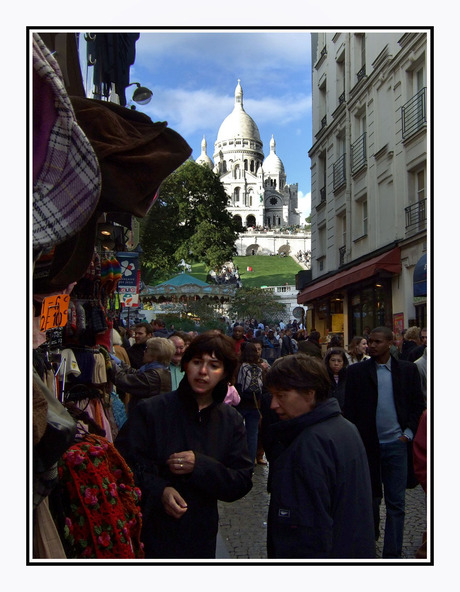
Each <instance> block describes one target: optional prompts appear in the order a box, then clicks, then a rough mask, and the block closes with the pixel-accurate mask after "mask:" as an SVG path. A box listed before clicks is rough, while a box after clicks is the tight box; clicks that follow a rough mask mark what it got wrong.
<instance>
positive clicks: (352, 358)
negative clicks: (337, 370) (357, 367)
mask: <svg viewBox="0 0 460 592" xmlns="http://www.w3.org/2000/svg"><path fill="white" fill-rule="evenodd" d="M366 352H367V339H366V338H365V337H362V336H361V335H356V337H353V339H352V340H351V343H350V345H349V346H348V352H347V354H346V356H347V359H348V365H349V366H350V365H351V364H356V363H357V362H362V361H363V360H368V359H369V356H368V355H367V353H366Z"/></svg>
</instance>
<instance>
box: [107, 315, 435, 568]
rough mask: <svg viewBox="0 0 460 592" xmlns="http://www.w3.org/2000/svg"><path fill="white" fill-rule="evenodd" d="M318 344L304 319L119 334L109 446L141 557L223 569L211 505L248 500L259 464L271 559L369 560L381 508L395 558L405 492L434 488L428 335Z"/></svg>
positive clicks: (113, 352)
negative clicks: (119, 413) (115, 422)
mask: <svg viewBox="0 0 460 592" xmlns="http://www.w3.org/2000/svg"><path fill="white" fill-rule="evenodd" d="M323 341H324V342H323V343H322V342H321V335H320V333H319V332H318V331H316V330H314V329H313V330H311V331H310V332H308V333H307V331H306V329H305V328H304V327H303V326H302V324H300V323H299V322H298V321H297V320H293V321H289V322H287V323H284V322H283V321H279V322H278V323H276V324H274V325H272V326H271V325H266V324H264V323H262V322H258V321H257V320H256V319H248V320H246V321H244V322H238V321H236V322H234V323H232V324H229V325H228V331H227V334H225V332H224V331H220V330H212V331H205V332H204V333H201V334H199V333H197V332H184V331H176V330H173V329H172V328H171V327H170V328H169V329H168V328H167V327H166V325H165V323H164V321H162V320H161V319H159V318H158V319H155V320H154V321H153V322H152V323H151V324H150V323H148V322H139V323H137V324H136V325H135V326H134V327H132V328H128V329H124V328H123V327H121V326H118V327H116V328H115V327H114V328H113V329H112V338H111V348H110V352H109V356H110V360H111V364H110V365H109V367H108V379H109V381H110V382H111V383H112V384H113V388H114V389H115V390H116V393H117V396H118V397H119V399H120V401H121V403H120V404H121V405H122V407H123V408H124V415H123V419H122V421H120V422H119V423H120V425H119V431H118V434H117V435H116V437H115V438H114V441H113V445H114V447H115V449H116V450H117V452H118V454H120V455H121V458H122V459H123V462H126V465H127V467H129V469H130V470H131V472H132V480H133V482H132V487H135V488H137V489H136V490H135V491H139V494H140V495H139V499H140V501H139V512H141V513H142V525H141V530H140V541H141V543H142V556H143V557H145V558H147V559H212V558H214V557H215V553H216V543H217V534H218V524H219V517H218V501H225V502H233V501H236V500H238V499H240V498H242V497H243V496H245V495H247V494H248V492H249V491H250V490H251V488H252V476H253V473H254V470H255V465H256V464H268V479H267V489H268V492H269V494H270V503H269V509H268V516H267V527H268V528H267V541H266V544H267V557H268V558H271V559H276V558H289V559H296V558H297V559H301V558H302V559H317V558H320V559H356V560H361V559H375V558H376V547H375V542H376V540H378V538H379V537H380V530H381V525H380V506H381V503H382V500H384V503H385V508H386V519H385V525H384V541H383V554H382V557H383V558H385V559H398V558H401V557H402V540H403V532H404V516H405V491H406V488H407V487H414V486H415V485H416V484H418V483H421V484H422V486H423V487H424V489H425V491H426V428H425V429H424V428H423V427H422V429H418V427H419V423H420V422H421V423H422V425H426V392H427V388H426V347H427V332H426V329H419V328H417V329H416V330H414V329H413V328H410V329H408V330H407V331H406V332H405V333H404V341H402V342H401V343H396V342H395V335H394V334H393V333H392V331H391V330H390V329H388V328H387V327H376V328H374V329H372V330H371V329H369V330H366V332H365V334H364V335H362V336H359V335H358V336H354V337H353V339H352V340H351V342H350V344H349V345H348V347H347V348H344V347H343V343H342V338H341V336H340V335H335V336H333V338H331V339H329V340H323ZM406 341H410V342H411V343H408V344H406V343H405V342H406ZM423 362H425V363H423ZM423 422H425V424H424V423H423ZM421 542H422V541H421ZM417 556H418V557H426V542H425V546H424V547H421V550H420V551H419V554H418V555H417Z"/></svg>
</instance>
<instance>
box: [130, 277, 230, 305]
mask: <svg viewBox="0 0 460 592" xmlns="http://www.w3.org/2000/svg"><path fill="white" fill-rule="evenodd" d="M236 289H237V288H236V285H235V284H207V283H206V282H203V281H202V280H199V279H198V278H195V277H193V276H191V275H189V274H187V273H179V274H177V275H176V276H174V277H172V278H170V279H169V280H167V281H165V282H163V283H161V284H158V285H156V286H146V287H145V288H144V289H143V290H141V292H140V294H139V295H140V297H141V298H142V297H147V298H149V297H150V298H153V299H155V300H156V299H158V298H159V297H161V296H163V297H165V299H167V298H168V297H173V296H175V297H176V298H177V297H181V296H189V297H192V298H193V297H195V296H198V297H199V298H203V297H204V296H209V297H210V298H214V297H216V298H231V297H232V296H234V294H235V291H236Z"/></svg>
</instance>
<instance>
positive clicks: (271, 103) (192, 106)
mask: <svg viewBox="0 0 460 592" xmlns="http://www.w3.org/2000/svg"><path fill="white" fill-rule="evenodd" d="M233 105H234V102H233V97H232V98H230V97H229V96H228V95H223V94H220V93H217V92H215V91H213V90H211V89H200V90H184V89H182V88H175V89H174V88H162V87H158V86H156V87H155V93H154V101H152V103H151V104H150V105H148V106H146V107H144V111H145V112H146V113H147V114H148V115H149V116H150V117H152V119H153V120H154V121H155V120H156V121H158V120H165V121H168V123H169V125H170V126H171V127H173V128H177V131H179V132H180V133H182V134H184V135H185V136H186V135H187V134H192V133H195V132H203V133H209V132H211V133H212V134H213V136H215V135H216V133H217V130H218V129H219V127H220V125H221V124H222V122H223V120H224V119H225V117H227V115H229V114H230V113H231V111H232V109H233ZM310 107H311V98H310V97H307V96H298V95H291V96H285V97H265V98H262V99H256V100H254V99H249V100H247V101H244V108H245V111H246V112H247V113H248V114H250V116H251V117H252V118H253V119H254V121H256V122H257V124H258V125H259V124H260V125H264V124H267V123H271V122H273V121H276V122H277V124H278V125H280V124H281V125H283V124H289V123H291V122H293V121H300V120H305V119H306V118H307V117H308V115H309V111H310Z"/></svg>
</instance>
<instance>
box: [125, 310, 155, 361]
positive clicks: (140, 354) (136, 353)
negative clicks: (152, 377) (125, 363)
mask: <svg viewBox="0 0 460 592" xmlns="http://www.w3.org/2000/svg"><path fill="white" fill-rule="evenodd" d="M152 336H153V331H152V326H151V325H150V323H147V322H142V323H137V324H136V325H134V339H135V343H133V345H132V346H131V347H128V349H127V350H126V353H127V354H128V357H129V361H130V362H131V368H135V369H136V370H139V368H140V367H141V366H142V365H143V364H144V352H145V350H146V348H147V340H148V339H150V338H151V337H152Z"/></svg>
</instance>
